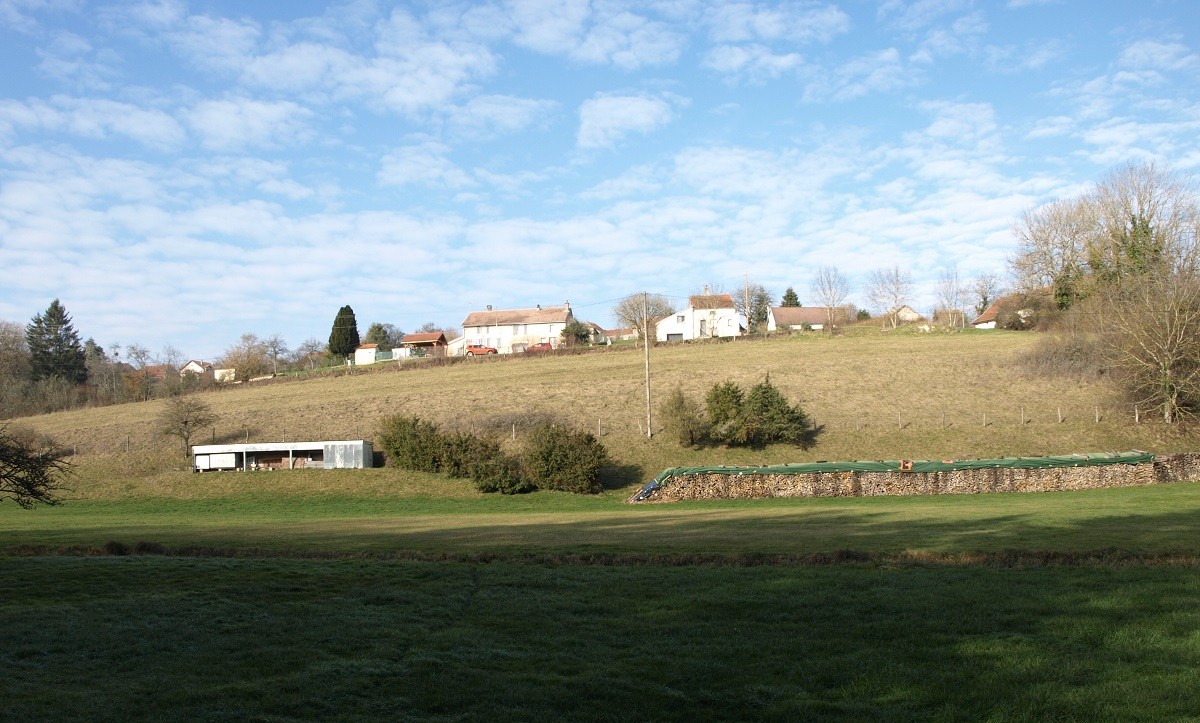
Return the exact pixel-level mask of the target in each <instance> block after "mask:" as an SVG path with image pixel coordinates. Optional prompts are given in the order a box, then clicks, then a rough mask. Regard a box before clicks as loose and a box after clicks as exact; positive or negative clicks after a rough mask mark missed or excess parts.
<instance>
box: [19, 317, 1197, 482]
mask: <svg viewBox="0 0 1200 723" xmlns="http://www.w3.org/2000/svg"><path fill="white" fill-rule="evenodd" d="M1036 339H1037V337H1036V336H1034V335H1032V334H1020V333H1010V332H974V331H967V332H963V333H952V334H947V333H940V334H939V333H934V334H919V333H912V332H905V331H904V330H901V331H900V332H898V333H897V332H892V333H882V332H880V331H878V330H877V329H866V328H858V329H855V330H853V332H852V333H851V334H847V335H846V336H841V337H833V338H831V337H827V336H823V335H820V334H805V335H795V336H790V337H784V338H777V339H768V340H745V341H738V342H726V343H711V344H689V345H675V346H660V347H656V348H654V349H653V350H652V356H651V365H652V389H653V390H654V392H655V395H656V398H661V396H662V395H664V394H665V392H666V391H668V390H669V389H671V388H673V387H674V386H675V385H677V384H679V385H682V386H683V388H684V390H685V391H687V392H689V393H691V394H694V395H696V396H697V397H702V396H703V394H704V392H705V391H706V390H707V389H708V388H709V387H710V386H711V385H712V384H714V383H716V382H721V381H725V380H732V381H735V382H737V383H739V384H741V385H743V386H744V387H748V386H749V385H751V384H753V383H754V382H756V381H758V380H761V379H762V378H763V377H764V376H765V375H766V374H768V373H769V374H770V376H771V380H772V382H773V383H774V384H775V385H776V386H778V387H779V388H780V389H781V390H782V391H783V392H784V393H785V394H786V395H787V396H788V397H789V398H791V399H793V400H795V401H799V402H800V403H801V404H802V405H803V406H804V408H805V409H806V411H808V412H809V413H810V414H811V415H812V416H813V418H814V419H815V420H816V423H817V424H819V425H820V426H821V427H822V432H821V434H820V436H819V437H818V443H817V445H816V446H815V447H814V448H812V449H810V450H806V451H805V450H800V449H797V448H793V447H773V448H770V449H767V450H763V451H749V450H725V449H722V448H713V449H707V450H699V451H695V450H683V449H680V448H679V447H678V446H676V445H675V444H673V443H672V442H671V441H669V440H667V439H664V438H662V437H658V438H656V439H655V440H654V441H653V442H651V443H647V442H646V441H645V439H644V437H643V436H642V434H641V428H642V426H641V425H644V423H645V407H644V404H645V402H644V399H645V396H644V395H645V391H644V387H643V357H642V353H641V351H640V350H634V349H621V350H598V351H596V352H594V353H585V354H581V355H571V356H555V355H550V356H538V357H491V358H486V359H477V360H471V361H469V362H467V363H460V364H454V365H450V366H442V367H430V368H411V369H406V370H403V371H401V370H398V368H397V367H394V366H384V365H380V366H377V367H372V368H364V369H361V370H359V371H358V372H357V373H355V374H350V375H344V376H323V377H316V378H311V379H301V380H279V381H275V382H269V383H263V384H260V385H245V386H238V387H234V388H230V389H224V390H218V391H214V392H209V393H205V394H204V395H203V398H204V399H205V401H206V402H208V403H209V404H210V405H211V406H212V408H213V409H214V411H215V412H217V414H218V415H219V418H220V421H219V422H218V423H217V424H216V425H215V427H214V428H213V430H211V431H210V432H204V433H202V434H201V435H200V438H199V439H196V440H193V441H194V442H209V441H212V440H214V439H215V440H217V441H243V440H246V439H248V440H250V441H272V440H295V439H357V438H363V437H365V438H368V439H370V438H371V437H372V436H373V430H374V427H375V424H376V421H377V420H378V419H379V418H380V417H383V416H385V415H389V414H393V413H396V412H403V413H406V414H416V415H419V416H421V417H424V418H428V419H430V420H433V421H436V422H439V423H443V424H449V425H459V426H462V427H467V428H475V429H477V430H482V429H485V428H492V429H503V430H506V431H508V432H509V433H510V434H511V430H512V425H513V424H516V425H517V434H518V436H519V434H520V431H521V427H522V426H523V425H524V424H526V423H527V422H528V421H529V420H531V419H534V418H537V417H544V416H546V415H553V416H555V417H556V418H559V419H562V420H563V421H566V422H568V423H571V424H574V425H577V426H580V427H583V428H586V429H589V430H592V431H593V432H594V431H596V430H597V429H599V431H600V432H601V436H602V440H603V442H604V443H605V444H606V445H607V447H608V448H609V450H610V452H611V455H612V457H613V459H614V460H615V462H616V463H617V465H618V467H619V470H620V471H619V473H618V474H616V475H615V476H614V477H613V479H612V480H611V482H610V484H611V485H612V486H624V485H630V484H635V483H637V482H639V481H642V480H644V479H645V478H647V477H648V476H653V475H654V474H655V473H657V472H658V471H659V470H660V469H661V468H662V467H665V466H670V465H678V464H699V463H705V464H714V463H724V464H738V463H751V462H753V463H759V462H789V461H791V462H795V461H808V460H823V459H885V458H946V457H957V458H963V457H981V456H997V455H1031V454H1048V453H1070V452H1082V451H1105V450H1115V449H1129V448H1138V449H1147V450H1150V451H1159V452H1163V451H1173V450H1178V449H1183V448H1186V447H1187V440H1186V439H1185V437H1184V435H1183V434H1182V432H1181V430H1179V429H1176V428H1171V427H1165V426H1164V425H1162V424H1157V423H1146V421H1145V419H1144V418H1143V423H1142V424H1140V425H1136V426H1135V425H1134V424H1133V418H1132V409H1129V408H1128V407H1127V405H1124V404H1123V403H1121V402H1120V398H1119V396H1118V395H1117V394H1116V393H1115V391H1114V390H1113V389H1112V388H1111V387H1110V386H1109V385H1108V384H1107V383H1106V382H1104V381H1103V380H1101V379H1097V380H1094V381H1087V382H1063V381H1061V380H1049V379H1044V378H1036V377H1031V376H1028V375H1025V374H1023V373H1022V372H1020V371H1019V370H1018V368H1017V365H1016V364H1015V361H1016V359H1017V357H1018V356H1019V355H1020V354H1021V353H1022V352H1023V351H1024V350H1026V349H1027V348H1029V347H1030V345H1032V344H1034V343H1035V342H1036ZM163 404H164V402H162V401H149V402H143V403H136V404H127V405H121V406H114V407H105V408H97V409H83V410H75V411H70V412H63V413H57V414H50V415H44V416H39V417H31V418H25V419H21V420H16V422H17V423H19V424H24V425H28V426H31V427H33V428H35V429H36V430H38V431H40V432H44V433H48V434H51V435H53V436H54V437H55V438H56V439H58V440H59V441H60V442H62V443H63V444H65V445H66V446H68V447H70V448H73V449H74V450H75V451H76V453H77V454H76V457H75V459H74V461H75V463H76V465H77V468H78V471H79V482H78V485H77V486H78V487H79V488H80V490H79V491H80V492H81V493H83V494H84V495H85V496H86V495H87V488H88V486H89V484H91V483H92V482H97V483H99V482H103V483H112V482H114V481H115V480H114V479H113V477H120V478H123V479H125V480H126V481H132V480H137V479H142V478H147V477H153V476H155V475H158V474H160V473H162V472H164V471H166V470H169V469H172V468H173V469H175V470H179V469H181V468H182V467H183V463H182V462H181V461H180V459H179V457H178V454H179V452H178V441H177V440H176V439H174V438H170V437H166V436H163V435H162V434H161V433H159V431H158V429H157V425H156V422H155V418H156V416H157V415H158V414H159V413H160V411H161V409H162V406H163ZM1097 410H1098V411H1099V413H1100V416H1101V421H1100V422H1099V423H1097V422H1096V421H1095V416H1096V413H1097ZM1060 412H1061V414H1062V418H1063V421H1062V422H1061V423H1060V422H1059V414H1060ZM985 417H986V423H987V426H984V424H985ZM1022 418H1023V420H1024V421H1023V423H1022Z"/></svg>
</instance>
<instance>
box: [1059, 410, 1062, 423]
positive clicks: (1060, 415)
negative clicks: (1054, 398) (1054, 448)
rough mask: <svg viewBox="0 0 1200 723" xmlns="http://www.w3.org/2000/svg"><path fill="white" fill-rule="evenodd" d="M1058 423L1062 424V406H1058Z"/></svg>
mask: <svg viewBox="0 0 1200 723" xmlns="http://www.w3.org/2000/svg"><path fill="white" fill-rule="evenodd" d="M1058 423H1059V424H1062V407H1059V408H1058Z"/></svg>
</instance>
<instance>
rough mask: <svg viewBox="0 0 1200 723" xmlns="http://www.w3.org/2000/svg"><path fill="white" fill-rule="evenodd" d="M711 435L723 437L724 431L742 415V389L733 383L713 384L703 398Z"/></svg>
mask: <svg viewBox="0 0 1200 723" xmlns="http://www.w3.org/2000/svg"><path fill="white" fill-rule="evenodd" d="M704 404H705V406H706V407H707V409H708V424H709V427H711V429H712V433H713V434H714V435H716V436H718V437H723V436H724V434H725V429H726V428H727V427H728V426H729V425H730V424H732V423H733V422H734V420H736V419H737V418H738V416H739V415H740V414H741V413H742V388H741V387H739V386H738V385H736V384H734V383H733V382H722V383H721V384H714V385H713V387H712V389H709V390H708V395H707V396H705V398H704Z"/></svg>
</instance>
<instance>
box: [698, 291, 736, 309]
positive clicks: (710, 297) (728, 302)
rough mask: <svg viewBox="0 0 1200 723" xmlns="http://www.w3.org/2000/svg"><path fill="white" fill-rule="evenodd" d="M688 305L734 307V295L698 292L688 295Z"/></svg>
mask: <svg viewBox="0 0 1200 723" xmlns="http://www.w3.org/2000/svg"><path fill="white" fill-rule="evenodd" d="M688 306H690V307H691V308H693V309H732V308H733V297H732V296H730V295H729V294H697V295H696V296H689V297H688Z"/></svg>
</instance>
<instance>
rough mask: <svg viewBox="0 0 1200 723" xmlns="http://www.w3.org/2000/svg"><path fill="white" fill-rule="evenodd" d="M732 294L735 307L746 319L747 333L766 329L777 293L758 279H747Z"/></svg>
mask: <svg viewBox="0 0 1200 723" xmlns="http://www.w3.org/2000/svg"><path fill="white" fill-rule="evenodd" d="M710 293H720V292H710ZM731 296H732V297H733V308H734V309H735V310H736V311H737V313H739V314H741V315H742V316H743V317H744V318H745V319H746V331H747V333H750V332H755V331H760V330H761V331H766V329H767V320H768V319H769V318H770V314H771V307H772V306H774V304H775V295H774V294H772V293H771V291H770V290H769V289H767V287H765V286H763V285H762V284H760V283H758V282H757V281H755V280H753V279H747V280H746V282H745V283H744V284H743V285H742V286H741V287H740V288H739V289H738V290H737V292H735V293H733V294H731Z"/></svg>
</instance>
